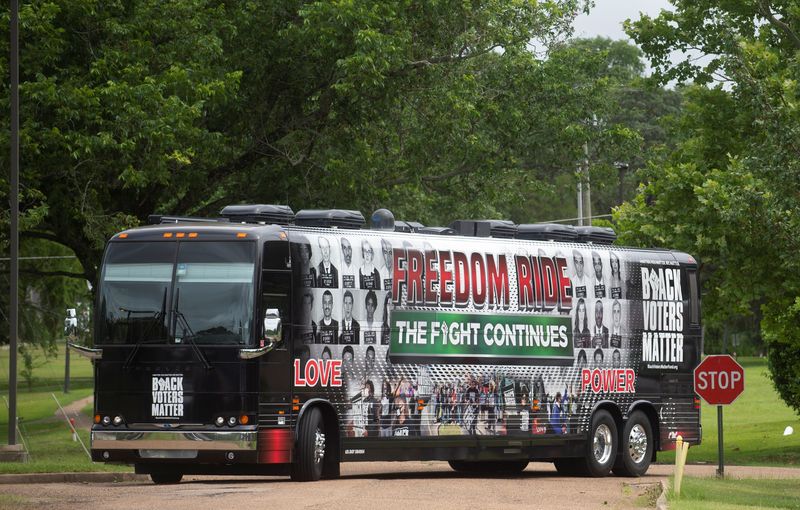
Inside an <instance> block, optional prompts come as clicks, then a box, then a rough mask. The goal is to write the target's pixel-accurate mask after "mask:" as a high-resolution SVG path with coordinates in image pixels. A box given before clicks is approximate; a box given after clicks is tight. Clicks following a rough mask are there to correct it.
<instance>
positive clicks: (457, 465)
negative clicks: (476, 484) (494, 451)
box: [447, 460, 481, 473]
mask: <svg viewBox="0 0 800 510" xmlns="http://www.w3.org/2000/svg"><path fill="white" fill-rule="evenodd" d="M447 463H448V464H450V467H451V468H453V471H457V472H459V473H479V472H481V463H480V462H473V461H468V460H449V461H447Z"/></svg>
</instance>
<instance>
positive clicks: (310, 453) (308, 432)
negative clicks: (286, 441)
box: [292, 407, 328, 482]
mask: <svg viewBox="0 0 800 510" xmlns="http://www.w3.org/2000/svg"><path fill="white" fill-rule="evenodd" d="M327 446H328V443H327V441H326V438H325V424H324V423H323V421H322V413H321V412H320V410H319V408H316V407H312V408H311V409H309V410H308V412H307V413H306V414H305V416H303V420H302V421H301V422H300V427H299V430H298V433H297V451H296V453H297V456H296V458H295V461H294V464H292V480H294V481H296V482H315V481H317V480H319V479H320V478H322V467H323V465H324V463H325V455H326V454H327V453H328V451H327Z"/></svg>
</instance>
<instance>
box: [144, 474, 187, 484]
mask: <svg viewBox="0 0 800 510" xmlns="http://www.w3.org/2000/svg"><path fill="white" fill-rule="evenodd" d="M182 478H183V475H182V474H181V473H150V479H151V480H153V483H154V484H156V485H175V484H176V483H180V481H181V479H182Z"/></svg>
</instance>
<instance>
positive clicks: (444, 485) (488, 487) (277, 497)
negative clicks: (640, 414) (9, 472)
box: [0, 462, 800, 510]
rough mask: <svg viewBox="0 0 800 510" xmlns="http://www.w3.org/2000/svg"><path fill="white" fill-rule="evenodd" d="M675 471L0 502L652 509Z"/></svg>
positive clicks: (117, 490)
mask: <svg viewBox="0 0 800 510" xmlns="http://www.w3.org/2000/svg"><path fill="white" fill-rule="evenodd" d="M715 469H716V466H697V465H694V466H687V473H688V474H689V475H692V476H714V473H715ZM671 470H672V466H666V465H657V466H652V467H651V469H650V471H649V472H648V474H647V475H646V476H644V477H642V478H618V477H614V476H611V477H608V478H603V479H590V478H565V477H561V476H559V475H558V474H557V473H556V472H555V469H554V468H553V467H552V464H546V463H531V464H530V465H529V466H528V469H527V470H525V472H523V473H522V474H520V475H519V476H513V477H491V476H490V477H478V476H465V475H462V474H457V473H455V472H453V471H452V470H451V469H450V467H449V466H448V465H447V463H445V462H402V463H399V462H398V463H389V462H368V463H346V464H343V465H342V477H341V478H340V479H338V480H329V481H321V482H315V483H302V484H301V483H294V482H291V481H289V479H288V478H282V477H211V476H187V477H185V478H184V481H183V482H181V483H180V484H178V485H159V486H157V485H153V484H152V483H151V482H150V481H149V480H147V479H146V478H142V477H135V478H136V479H135V480H133V481H123V482H112V481H110V480H109V478H107V477H106V478H102V477H99V476H95V474H86V475H84V476H83V477H81V476H80V475H78V474H75V475H74V477H70V478H69V480H71V481H69V482H63V481H58V480H59V478H58V477H57V476H55V475H53V474H51V475H47V476H49V477H50V478H47V476H41V475H29V476H28V478H25V479H20V478H17V479H16V480H14V479H9V478H6V480H5V482H6V483H3V484H2V485H0V508H14V509H28V508H47V509H49V510H60V509H73V508H80V509H86V508H91V509H93V510H94V509H98V510H99V509H109V510H111V509H115V510H116V509H139V508H141V509H158V510H161V509H190V510H199V509H205V508H212V509H216V508H224V509H227V508H306V509H316V508H320V509H322V508H326V509H327V508H342V509H348V510H351V509H352V510H358V509H369V510H373V509H376V508H377V509H380V510H390V509H402V510H420V509H428V508H431V509H439V508H441V509H453V508H463V509H470V510H475V509H479V510H490V509H505V508H508V509H512V508H513V509H515V510H516V509H519V508H558V509H563V508H580V509H581V510H585V509H592V508H614V509H628V508H648V507H649V508H652V507H653V506H654V505H655V498H656V496H657V495H658V492H659V491H660V481H661V480H665V479H666V478H667V477H668V476H669V474H670V473H671ZM726 470H727V474H728V476H731V477H744V476H746V477H765V478H798V479H800V469H792V468H754V467H734V466H729V467H727V468H726ZM0 478H4V477H0ZM128 478H131V477H130V476H129V477H128ZM0 481H2V480H0ZM21 481H24V482H27V483H21ZM7 482H12V483H7ZM798 483H800V482H798Z"/></svg>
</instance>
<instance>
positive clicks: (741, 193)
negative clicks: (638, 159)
mask: <svg viewBox="0 0 800 510" xmlns="http://www.w3.org/2000/svg"><path fill="white" fill-rule="evenodd" d="M674 5H675V10H674V11H673V12H668V11H662V12H661V13H660V14H659V15H658V16H657V17H654V18H651V17H648V16H642V17H641V19H639V20H637V21H635V22H631V23H629V24H628V32H629V34H630V35H631V36H632V37H633V38H634V39H635V40H636V41H637V42H638V43H639V44H640V45H641V47H642V49H643V50H644V52H645V54H646V55H647V56H648V58H650V60H651V64H652V65H653V68H654V74H655V77H656V78H657V79H659V80H661V82H662V83H666V82H667V81H669V80H679V81H687V80H693V81H694V85H692V86H690V87H688V88H687V89H686V91H685V98H686V103H685V113H684V114H683V115H681V117H680V119H679V121H678V122H677V123H676V124H675V126H674V129H675V133H676V139H677V151H676V152H675V153H674V154H671V155H667V156H665V157H662V158H656V159H654V160H653V161H652V162H651V166H650V168H649V171H648V172H647V174H646V178H647V184H646V186H644V187H643V188H642V189H641V192H640V194H639V195H638V196H637V197H636V199H635V201H634V202H632V203H631V204H628V205H626V206H625V207H623V208H622V209H621V210H620V212H619V221H620V222H621V223H622V224H623V225H624V227H625V229H626V230H628V231H629V237H628V239H629V240H633V241H640V242H648V243H657V244H669V245H671V247H677V248H680V249H684V250H687V251H689V252H691V253H694V254H696V255H697V256H698V257H699V258H700V259H701V261H702V268H703V278H704V309H705V310H706V312H707V318H708V319H710V322H712V323H714V322H716V323H717V324H721V323H723V322H725V321H726V320H727V318H728V317H730V316H734V315H743V314H744V315H753V316H754V317H755V318H756V319H757V320H758V319H762V315H763V320H759V322H760V326H761V328H762V332H763V336H764V339H765V341H766V344H767V346H768V348H769V361H770V372H771V374H772V378H773V381H774V382H775V386H776V388H777V390H778V392H779V393H780V394H781V397H782V398H783V399H784V400H785V401H786V402H787V403H788V404H789V405H790V406H792V407H793V408H794V409H795V410H797V411H798V412H800V388H798V385H797V380H798V378H799V377H800V330H798V327H797V321H796V320H795V316H796V310H795V308H796V304H795V303H796V300H797V296H798V295H800V276H799V275H800V273H799V272H798V270H800V267H798V261H797V260H796V257H795V256H794V254H795V253H796V252H797V243H798V241H797V239H798V235H799V234H800V229H798V227H800V214H799V213H800V209H798V207H799V206H798V202H797V191H798V184H800V172H798V170H800V168H798V161H799V160H798V155H799V154H798V146H797V142H796V140H797V135H796V134H797V133H798V129H800V116H798V113H800V112H799V111H798V108H797V106H796V104H795V100H794V96H795V91H794V89H795V86H794V85H793V84H795V83H797V80H798V78H800V76H798V69H799V68H798V66H797V63H798V62H797V50H798V49H800V39H798V36H797V33H798V32H797V30H798V28H799V27H800V19H798V12H800V11H798V5H797V3H796V2H792V1H787V2H769V1H764V0H759V1H757V2H745V3H730V2H728V3H725V4H719V3H718V2H711V1H699V2H697V1H692V2H689V1H685V0H677V1H675V2H674ZM676 50H679V51H688V52H689V54H688V55H687V57H686V58H685V60H683V61H682V62H679V63H677V64H672V63H671V61H670V53H671V52H673V51H676ZM715 81H716V83H714V82H715Z"/></svg>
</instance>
